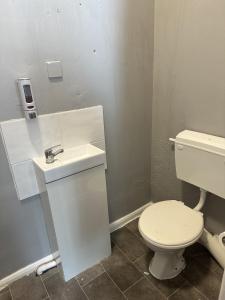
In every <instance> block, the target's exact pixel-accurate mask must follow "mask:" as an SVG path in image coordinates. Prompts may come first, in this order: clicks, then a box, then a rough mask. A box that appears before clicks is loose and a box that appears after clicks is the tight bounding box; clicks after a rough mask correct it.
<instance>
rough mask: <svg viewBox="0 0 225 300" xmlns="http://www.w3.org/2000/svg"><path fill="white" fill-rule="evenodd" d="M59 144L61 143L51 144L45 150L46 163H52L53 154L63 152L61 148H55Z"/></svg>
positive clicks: (53, 159)
mask: <svg viewBox="0 0 225 300" xmlns="http://www.w3.org/2000/svg"><path fill="white" fill-rule="evenodd" d="M60 146H61V145H56V146H52V147H50V148H48V149H46V150H45V158H46V164H52V163H53V162H54V161H55V156H56V155H58V154H60V153H62V152H64V149H63V148H60V149H57V148H58V147H60ZM55 149H56V150H55Z"/></svg>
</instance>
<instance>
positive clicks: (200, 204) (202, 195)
mask: <svg viewBox="0 0 225 300" xmlns="http://www.w3.org/2000/svg"><path fill="white" fill-rule="evenodd" d="M206 196H207V191H205V190H203V189H200V199H199V202H198V204H197V205H196V206H195V207H194V210H197V211H200V210H201V209H202V208H203V206H204V204H205V201H206Z"/></svg>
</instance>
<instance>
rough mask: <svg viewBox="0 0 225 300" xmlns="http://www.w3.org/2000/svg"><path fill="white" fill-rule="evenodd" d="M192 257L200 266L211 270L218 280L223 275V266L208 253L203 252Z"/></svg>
mask: <svg viewBox="0 0 225 300" xmlns="http://www.w3.org/2000/svg"><path fill="white" fill-rule="evenodd" d="M194 259H195V260H196V261H197V262H198V263H200V264H201V265H202V266H204V267H206V268H207V269H209V270H211V271H213V272H214V273H215V274H216V275H217V276H218V279H219V280H222V277H223V268H222V267H221V266H220V265H219V264H218V263H217V261H216V260H215V259H214V257H213V256H212V255H211V254H210V253H203V254H202V255H198V256H195V257H194Z"/></svg>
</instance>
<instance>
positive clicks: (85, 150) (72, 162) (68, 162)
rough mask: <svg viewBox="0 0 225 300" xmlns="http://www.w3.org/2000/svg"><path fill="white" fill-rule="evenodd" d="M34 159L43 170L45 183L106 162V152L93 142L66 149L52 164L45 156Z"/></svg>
mask: <svg viewBox="0 0 225 300" xmlns="http://www.w3.org/2000/svg"><path fill="white" fill-rule="evenodd" d="M33 161H34V163H35V165H36V167H37V168H38V169H39V170H41V171H42V174H43V175H44V180H45V183H49V182H52V181H56V180H59V179H61V178H64V177H67V176H70V175H73V174H76V173H79V172H81V171H84V170H86V169H90V168H93V167H96V166H99V165H102V164H104V163H105V152H104V151H103V150H101V149H99V148H97V147H95V146H93V145H91V144H85V145H81V146H77V147H74V148H68V149H64V152H63V153H61V154H59V155H57V156H56V157H55V161H54V162H53V163H51V164H47V163H46V162H45V157H44V156H42V157H36V158H34V159H33Z"/></svg>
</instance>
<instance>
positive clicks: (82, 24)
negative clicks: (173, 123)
mask: <svg viewBox="0 0 225 300" xmlns="http://www.w3.org/2000/svg"><path fill="white" fill-rule="evenodd" d="M153 19H154V7H153V0H142V1H139V0H104V1H99V0H91V1H85V0H82V1H77V0H74V1H72V0H57V1H56V0H48V1H44V0H36V1H30V0H20V1H19V0H10V1H4V2H3V3H2V4H1V10H0V36H1V40H0V49H1V56H0V69H1V74H2V76H1V81H0V90H1V97H0V121H2V120H8V119H12V118H20V117H21V116H22V112H21V108H20V104H19V97H18V94H17V89H16V85H15V80H16V78H18V77H24V76H26V77H27V76H28V77H31V78H32V83H33V90H34V93H35V98H36V101H37V106H38V109H39V113H40V114H44V113H51V112H56V111H62V110H70V109H75V108H82V107H87V106H92V105H96V104H102V105H103V106H104V113H105V130H106V146H107V153H108V174H107V184H108V200H109V213H110V219H111V221H113V220H115V219H118V218H120V217H121V216H123V215H125V214H127V213H129V212H131V211H133V210H134V209H136V208H138V207H140V206H141V205H143V204H144V203H146V202H147V201H149V199H150V141H151V98H152V82H153V78H152V75H153V74H152V70H153V67H152V64H153V22H154V20H153ZM54 59H57V60H61V61H62V64H63V73H64V77H63V80H54V81H49V80H48V78H47V73H46V66H45V63H44V62H45V61H48V60H54ZM0 166H1V168H0V243H1V247H0V266H1V267H0V278H1V277H4V276H6V275H8V274H10V273H12V272H14V271H15V270H17V269H19V268H21V267H23V266H25V265H27V264H29V263H31V262H33V261H35V260H37V259H39V258H41V257H43V256H45V255H47V254H48V253H49V245H48V240H47V235H46V231H45V225H44V221H43V216H42V210H41V206H40V201H39V197H35V198H32V199H28V200H25V201H23V202H19V201H18V200H17V198H16V192H15V189H14V186H13V182H12V178H11V175H10V172H9V168H8V164H7V161H6V156H5V153H4V150H3V147H2V144H0ZM2 245H3V246H2Z"/></svg>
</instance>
